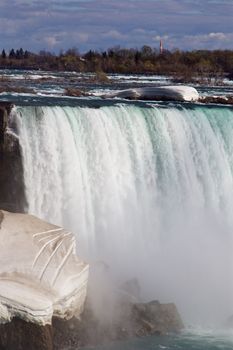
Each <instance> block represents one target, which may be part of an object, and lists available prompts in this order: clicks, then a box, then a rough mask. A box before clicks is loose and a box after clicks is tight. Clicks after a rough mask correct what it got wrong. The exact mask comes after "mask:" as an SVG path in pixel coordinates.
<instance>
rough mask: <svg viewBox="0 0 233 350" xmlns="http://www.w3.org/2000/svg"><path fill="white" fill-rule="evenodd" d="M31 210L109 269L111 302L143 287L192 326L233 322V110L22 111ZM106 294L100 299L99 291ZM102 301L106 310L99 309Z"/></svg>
mask: <svg viewBox="0 0 233 350" xmlns="http://www.w3.org/2000/svg"><path fill="white" fill-rule="evenodd" d="M16 114H17V118H18V125H19V138H20V144H21V148H22V154H23V162H24V169H25V173H24V181H25V188H26V196H27V201H28V210H29V212H30V213H32V214H36V215H37V216H39V217H41V218H43V219H45V220H49V221H50V222H52V223H54V224H59V225H62V226H64V227H66V228H68V229H71V230H72V231H73V232H74V233H75V234H76V236H77V242H78V244H77V250H78V254H79V255H81V256H82V257H83V258H85V259H86V260H87V261H89V262H90V264H91V265H94V264H95V263H96V262H98V261H102V262H104V264H105V265H106V266H107V268H108V275H109V276H110V277H108V278H109V280H107V281H108V282H107V283H103V282H101V278H100V280H98V279H97V280H96V282H95V283H96V293H94V294H96V307H97V308H98V307H99V306H100V305H101V302H100V299H101V293H104V291H102V292H101V291H100V293H99V292H97V289H99V287H98V286H99V285H102V286H105V287H106V288H103V289H104V290H105V291H107V294H108V295H109V296H113V295H114V293H115V292H114V291H115V290H116V289H117V288H119V287H120V286H121V285H122V283H124V282H125V281H127V280H129V279H132V278H136V279H137V280H138V283H139V285H140V288H141V298H142V300H143V301H149V300H159V301H160V302H175V303H176V305H177V307H178V309H179V311H180V313H181V315H182V317H183V320H184V322H185V324H186V325H198V326H212V325H215V326H216V325H219V326H221V325H222V324H223V323H224V322H225V321H226V319H227V318H228V317H229V316H230V315H232V314H233V302H232V291H233V288H232V257H231V256H232V228H233V222H232V217H231V216H232V209H233V198H232V193H233V176H232V164H233V153H232V149H233V138H232V130H233V118H232V117H233V114H232V110H231V109H228V108H221V109H220V108H218V109H217V108H216V109H214V108H208V107H195V108H188V107H187V108H184V107H183V108H182V109H181V108H178V107H177V108H175V107H169V106H168V107H167V108H162V107H155V106H154V107H153V106H151V107H147V108H142V107H136V106H126V105H119V106H113V107H101V108H99V109H91V108H82V107H75V108H71V107H35V108H31V107H18V108H17V111H16ZM94 289H95V288H94ZM99 298H100V299H99Z"/></svg>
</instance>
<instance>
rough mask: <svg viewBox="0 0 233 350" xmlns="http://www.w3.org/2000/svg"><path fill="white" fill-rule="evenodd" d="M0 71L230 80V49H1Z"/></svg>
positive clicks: (232, 65) (232, 68) (232, 64)
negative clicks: (28, 70)
mask: <svg viewBox="0 0 233 350" xmlns="http://www.w3.org/2000/svg"><path fill="white" fill-rule="evenodd" d="M0 68H12V69H13V68H17V69H41V70H57V71H62V70H66V71H77V72H105V73H125V74H127V73H129V74H130V73H134V74H140V73H144V74H161V75H172V76H175V77H177V79H178V80H179V79H182V80H183V81H185V80H187V81H190V79H192V77H194V76H195V77H200V78H201V77H205V78H210V79H211V78H212V77H215V78H216V77H217V78H219V79H220V78H222V77H224V76H229V77H231V78H232V77H233V50H214V51H209V50H195V51H181V50H178V49H176V50H173V51H168V50H164V51H163V52H162V53H161V52H159V51H158V50H157V49H155V48H152V47H150V46H146V45H145V46H143V47H142V48H140V49H135V48H131V49H126V48H121V47H113V48H110V49H108V50H105V51H98V50H89V51H88V52H86V53H84V54H82V55H81V54H80V53H79V51H78V50H77V49H76V48H73V49H69V50H67V51H65V52H64V51H61V52H60V53H59V54H54V53H51V52H48V51H40V52H39V53H33V52H30V51H27V50H23V49H22V48H20V49H11V50H10V51H9V52H6V51H5V50H4V49H3V50H2V53H1V55H0Z"/></svg>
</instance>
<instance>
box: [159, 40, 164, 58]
mask: <svg viewBox="0 0 233 350" xmlns="http://www.w3.org/2000/svg"><path fill="white" fill-rule="evenodd" d="M159 52H160V55H162V53H163V41H162V39H160V45H159Z"/></svg>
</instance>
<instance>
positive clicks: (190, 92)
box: [104, 85, 199, 102]
mask: <svg viewBox="0 0 233 350" xmlns="http://www.w3.org/2000/svg"><path fill="white" fill-rule="evenodd" d="M104 97H118V98H126V99H137V100H139V99H141V100H172V101H189V102H191V101H197V100H198V99H199V94H198V92H197V90H196V89H195V88H193V87H191V86H183V85H177V86H156V87H145V88H135V89H127V90H122V91H120V92H116V93H113V94H111V95H105V96H104Z"/></svg>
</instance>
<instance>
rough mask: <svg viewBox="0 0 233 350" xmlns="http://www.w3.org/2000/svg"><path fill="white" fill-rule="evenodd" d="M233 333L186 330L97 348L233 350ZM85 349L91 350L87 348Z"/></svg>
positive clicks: (124, 349)
mask: <svg viewBox="0 0 233 350" xmlns="http://www.w3.org/2000/svg"><path fill="white" fill-rule="evenodd" d="M232 347H233V334H232V333H224V332H222V333H217V334H216V332H213V331H205V332H203V331H202V332H196V331H195V332H194V331H190V332H184V333H182V334H180V335H169V336H162V337H158V336H153V337H146V338H142V339H134V340H131V341H128V342H118V343H115V344H108V345H106V346H99V347H97V348H95V349H96V350H174V349H176V350H232ZM85 350H90V349H88V348H86V349H85Z"/></svg>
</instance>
